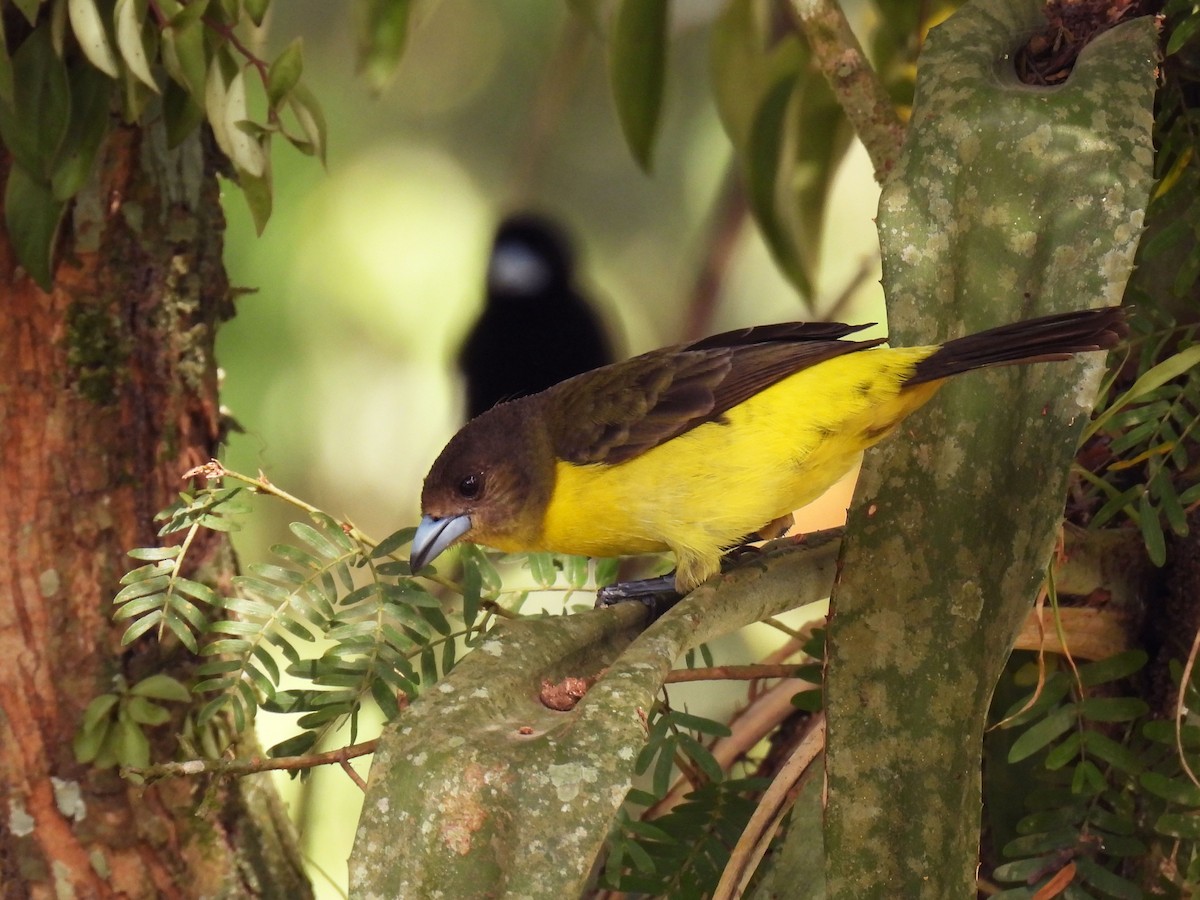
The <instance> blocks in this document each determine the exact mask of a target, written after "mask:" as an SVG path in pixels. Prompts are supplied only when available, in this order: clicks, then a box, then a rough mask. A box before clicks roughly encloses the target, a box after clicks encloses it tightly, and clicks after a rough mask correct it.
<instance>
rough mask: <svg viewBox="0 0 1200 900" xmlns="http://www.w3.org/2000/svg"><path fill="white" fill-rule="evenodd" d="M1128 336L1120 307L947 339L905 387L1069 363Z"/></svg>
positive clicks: (1027, 320)
mask: <svg viewBox="0 0 1200 900" xmlns="http://www.w3.org/2000/svg"><path fill="white" fill-rule="evenodd" d="M1128 333H1129V328H1128V326H1126V324H1125V314H1124V312H1123V311H1122V309H1121V307H1119V306H1108V307H1105V308H1103V309H1086V310H1082V311H1080V312H1070V313H1061V314H1059V315H1055V316H1042V317H1041V318H1037V319H1026V320H1025V321H1023V322H1014V323H1012V324H1011V325H1001V326H1000V327H999V328H989V329H988V330H987V331H981V332H979V333H978V334H969V335H967V336H966V337H960V338H955V339H954V340H952V341H947V342H946V343H944V344H942V346H941V347H939V348H938V349H937V350H936V351H935V352H934V353H933V354H932V355H930V356H928V357H926V358H925V359H923V360H921V362H919V363H917V368H916V371H915V372H914V373H913V376H912V377H911V378H910V379H908V381H906V382H905V384H906V385H915V384H923V383H924V382H928V381H939V380H941V379H942V378H948V377H950V376H951V375H957V374H958V373H959V372H968V371H970V370H971V369H982V368H984V367H985V366H1004V365H1012V364H1014V363H1028V362H1042V361H1045V360H1063V359H1069V358H1070V357H1071V356H1072V355H1073V354H1075V353H1086V352H1088V351H1090V350H1107V349H1109V348H1110V347H1115V346H1116V345H1117V343H1118V342H1119V341H1120V340H1121V338H1123V337H1124V336H1125V335H1126V334H1128Z"/></svg>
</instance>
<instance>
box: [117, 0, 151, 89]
mask: <svg viewBox="0 0 1200 900" xmlns="http://www.w3.org/2000/svg"><path fill="white" fill-rule="evenodd" d="M113 22H114V24H115V26H116V31H117V49H118V50H119V51H120V52H121V58H122V59H123V60H124V61H125V65H126V66H128V67H129V71H130V72H131V73H132V74H133V77H134V78H136V79H137V80H138V81H140V82H141V83H142V84H144V85H145V86H146V87H148V88H150V90H152V91H154V93H156V94H157V93H159V90H158V84H157V83H156V82H155V80H154V76H153V75H152V74H151V73H150V62H149V60H148V59H147V58H146V45H145V43H144V39H143V34H142V31H143V27H144V25H145V22H146V0H117V5H116V8H115V9H114V10H113ZM155 33H157V31H155Z"/></svg>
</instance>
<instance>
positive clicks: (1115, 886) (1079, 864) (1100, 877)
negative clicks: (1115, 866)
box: [1075, 855, 1142, 900]
mask: <svg viewBox="0 0 1200 900" xmlns="http://www.w3.org/2000/svg"><path fill="white" fill-rule="evenodd" d="M1075 867H1076V870H1077V871H1078V872H1079V875H1080V877H1081V878H1082V879H1083V880H1084V881H1086V882H1087V883H1088V884H1090V885H1092V887H1095V888H1097V889H1099V890H1100V891H1103V892H1104V893H1105V894H1106V895H1107V896H1109V897H1115V898H1117V900H1142V890H1141V888H1139V887H1138V886H1137V885H1136V884H1134V883H1133V882H1132V881H1127V880H1125V879H1124V878H1122V877H1121V876H1120V875H1117V874H1116V873H1115V872H1110V871H1109V870H1108V869H1106V868H1104V867H1103V866H1101V865H1100V864H1099V863H1096V862H1095V861H1093V860H1092V859H1090V858H1088V857H1087V856H1082V855H1080V856H1077V857H1075Z"/></svg>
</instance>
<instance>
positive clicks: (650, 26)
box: [608, 0, 670, 172]
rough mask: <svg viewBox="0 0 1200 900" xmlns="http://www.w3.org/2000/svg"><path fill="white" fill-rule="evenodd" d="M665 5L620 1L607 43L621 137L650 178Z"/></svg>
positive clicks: (659, 0) (663, 66) (663, 64)
mask: <svg viewBox="0 0 1200 900" xmlns="http://www.w3.org/2000/svg"><path fill="white" fill-rule="evenodd" d="M669 11H670V7H669V3H668V0H622V2H621V3H620V5H619V6H618V7H617V11H616V14H615V18H614V20H613V29H612V35H611V37H610V39H609V42H610V43H609V70H608V71H609V82H610V84H611V86H612V94H613V101H614V102H615V103H616V107H617V119H618V120H619V121H620V123H621V132H622V133H623V134H624V135H625V142H626V143H627V144H628V145H629V150H630V152H631V153H632V154H633V158H634V159H635V160H636V161H637V163H638V165H639V166H641V168H642V169H643V170H644V171H646V172H649V171H650V168H651V160H652V157H653V153H654V138H655V136H656V134H657V133H658V121H659V115H660V113H661V111H662V99H663V85H664V83H665V81H666V70H667V17H668V13H669Z"/></svg>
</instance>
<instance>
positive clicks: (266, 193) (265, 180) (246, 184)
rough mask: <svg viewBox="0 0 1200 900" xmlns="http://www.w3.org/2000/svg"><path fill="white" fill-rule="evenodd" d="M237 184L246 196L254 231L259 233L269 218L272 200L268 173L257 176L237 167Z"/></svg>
mask: <svg viewBox="0 0 1200 900" xmlns="http://www.w3.org/2000/svg"><path fill="white" fill-rule="evenodd" d="M238 185H239V186H240V187H241V189H242V196H244V197H245V198H246V205H247V206H248V207H249V208H250V216H251V218H253V219H254V229H255V232H256V233H257V234H260V235H261V234H262V233H263V229H265V228H266V227H267V221H268V220H269V219H270V218H271V209H272V204H273V201H272V198H271V177H270V174H266V175H263V176H261V177H259V176H255V175H251V174H250V173H249V172H245V171H242V170H240V169H239V170H238Z"/></svg>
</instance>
